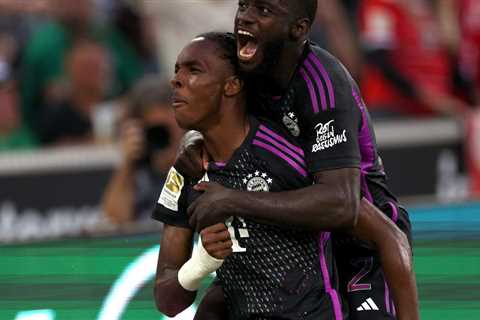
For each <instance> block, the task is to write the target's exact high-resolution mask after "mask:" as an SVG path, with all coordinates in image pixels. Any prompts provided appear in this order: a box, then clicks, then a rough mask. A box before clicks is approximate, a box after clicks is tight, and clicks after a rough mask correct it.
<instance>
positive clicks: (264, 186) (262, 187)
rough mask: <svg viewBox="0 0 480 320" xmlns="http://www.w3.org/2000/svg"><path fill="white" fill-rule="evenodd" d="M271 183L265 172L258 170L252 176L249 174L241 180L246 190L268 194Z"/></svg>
mask: <svg viewBox="0 0 480 320" xmlns="http://www.w3.org/2000/svg"><path fill="white" fill-rule="evenodd" d="M272 183H273V180H272V178H270V177H269V176H268V175H267V174H266V173H265V172H260V171H258V170H257V171H255V173H253V174H252V173H250V174H249V175H248V176H247V177H246V178H244V179H243V184H244V185H245V186H246V188H247V190H248V191H254V192H262V191H263V192H268V191H270V185H271V184H272Z"/></svg>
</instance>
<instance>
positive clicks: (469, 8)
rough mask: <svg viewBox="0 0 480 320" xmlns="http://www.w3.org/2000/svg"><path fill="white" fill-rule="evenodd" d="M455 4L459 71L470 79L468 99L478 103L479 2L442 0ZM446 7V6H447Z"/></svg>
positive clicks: (479, 100) (479, 69)
mask: <svg viewBox="0 0 480 320" xmlns="http://www.w3.org/2000/svg"><path fill="white" fill-rule="evenodd" d="M444 1H448V2H447V3H453V4H456V5H457V12H458V18H459V30H460V41H459V42H460V44H459V51H460V54H459V57H460V59H459V72H460V73H461V74H462V75H463V79H466V80H467V81H470V82H469V83H472V84H473V85H472V87H474V92H473V93H471V91H470V95H469V98H470V101H471V102H472V103H473V104H476V105H479V104H480V2H479V1H476V0H461V1H453V0H444ZM447 9H448V6H447Z"/></svg>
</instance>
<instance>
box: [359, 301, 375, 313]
mask: <svg viewBox="0 0 480 320" xmlns="http://www.w3.org/2000/svg"><path fill="white" fill-rule="evenodd" d="M368 310H378V307H377V305H376V304H375V302H373V300H372V298H368V299H367V300H366V301H365V302H364V303H362V305H361V306H360V307H358V308H357V311H368Z"/></svg>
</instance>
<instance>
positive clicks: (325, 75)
mask: <svg viewBox="0 0 480 320" xmlns="http://www.w3.org/2000/svg"><path fill="white" fill-rule="evenodd" d="M308 58H309V59H310V61H312V62H313V63H314V64H315V65H316V66H317V68H318V70H319V71H320V73H321V75H322V77H323V79H324V80H325V83H326V84H327V89H328V97H329V99H330V108H331V109H334V108H335V92H334V91H333V85H332V81H331V80H330V77H329V76H328V73H327V70H325V67H324V66H323V65H322V63H321V62H320V59H318V57H317V56H316V55H315V54H314V53H313V52H310V54H309V55H308Z"/></svg>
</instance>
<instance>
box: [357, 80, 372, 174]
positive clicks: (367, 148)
mask: <svg viewBox="0 0 480 320" xmlns="http://www.w3.org/2000/svg"><path fill="white" fill-rule="evenodd" d="M352 95H353V97H354V99H355V102H356V103H357V106H358V108H359V109H360V112H361V114H362V128H361V129H360V133H359V136H358V140H359V141H358V142H359V144H360V153H361V155H362V161H361V168H362V171H368V170H369V169H371V168H372V167H373V166H374V165H375V147H374V145H373V139H372V135H371V133H370V128H369V126H368V118H367V113H366V108H365V104H364V103H363V101H362V98H360V95H359V94H358V92H357V91H356V90H355V89H352Z"/></svg>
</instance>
